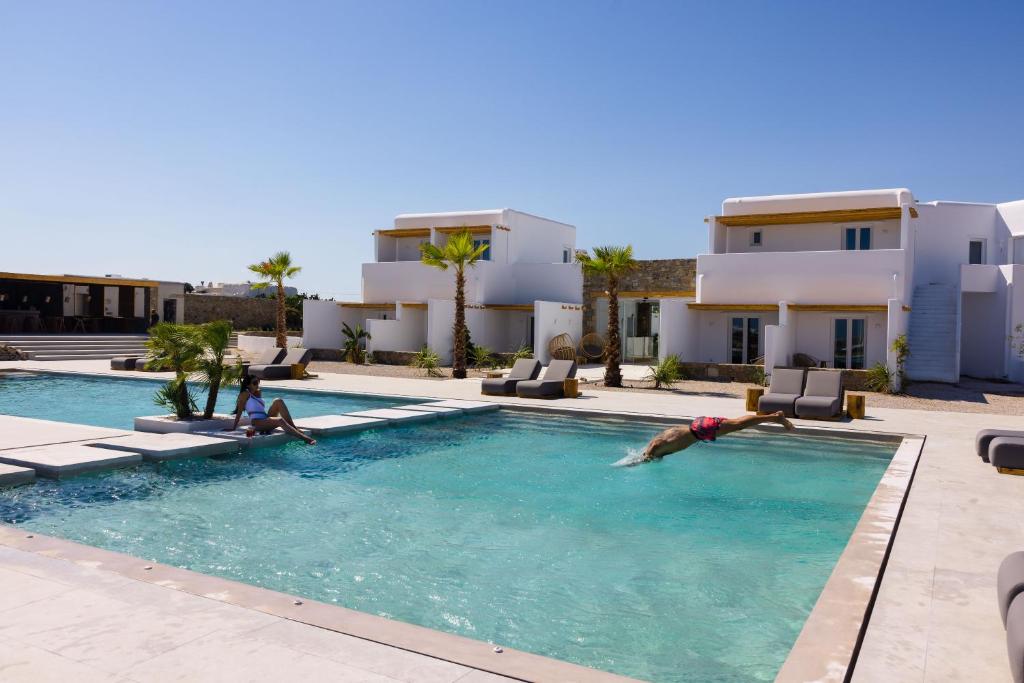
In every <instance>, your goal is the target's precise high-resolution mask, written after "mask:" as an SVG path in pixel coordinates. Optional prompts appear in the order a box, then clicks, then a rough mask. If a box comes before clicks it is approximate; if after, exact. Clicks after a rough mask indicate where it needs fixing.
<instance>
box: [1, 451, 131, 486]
mask: <svg viewBox="0 0 1024 683" xmlns="http://www.w3.org/2000/svg"><path fill="white" fill-rule="evenodd" d="M0 462H5V463H7V464H9V465H20V466H21V467H30V468H32V469H34V470H35V471H36V474H38V475H39V476H42V477H55V478H63V477H70V476H74V475H77V474H84V473H85V472H98V471H101V470H111V469H116V468H118V467H129V466H131V465H137V464H138V463H140V462H142V456H141V455H139V454H138V453H127V452H122V451H109V450H105V449H102V448H90V447H89V446H84V445H82V444H78V443H71V444H52V445H49V446H34V447H32V448H16V449H13V450H6V451H0Z"/></svg>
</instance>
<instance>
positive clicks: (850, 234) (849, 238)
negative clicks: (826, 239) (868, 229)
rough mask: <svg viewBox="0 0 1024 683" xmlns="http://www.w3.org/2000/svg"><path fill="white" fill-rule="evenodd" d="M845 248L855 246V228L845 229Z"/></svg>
mask: <svg viewBox="0 0 1024 683" xmlns="http://www.w3.org/2000/svg"><path fill="white" fill-rule="evenodd" d="M846 248H847V249H849V250H850V251H853V250H854V249H856V248H857V228H847V229H846Z"/></svg>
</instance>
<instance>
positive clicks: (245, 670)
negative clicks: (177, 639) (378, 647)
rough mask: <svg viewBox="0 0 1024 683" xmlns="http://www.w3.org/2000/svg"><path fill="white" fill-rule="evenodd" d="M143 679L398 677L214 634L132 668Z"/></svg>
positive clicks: (387, 681)
mask: <svg viewBox="0 0 1024 683" xmlns="http://www.w3.org/2000/svg"><path fill="white" fill-rule="evenodd" d="M128 675H129V676H131V677H132V678H135V679H137V680H140V681H152V682H153V683H163V682H170V681H187V682H189V683H191V682H192V681H247V682H252V683H256V682H260V681H268V682H273V683H279V682H281V681H302V682H303V683H313V682H315V681H352V682H355V683H394V679H392V678H387V677H385V676H381V675H379V674H375V673H372V672H370V671H365V670H363V669H359V668H356V667H353V666H346V665H345V664H342V663H340V662H336V661H333V660H330V659H326V658H324V657H318V656H316V655H312V654H308V653H305V652H299V651H298V650H294V649H292V648H289V647H285V646H283V645H278V644H276V643H271V642H267V641H264V640H256V639H254V638H251V637H249V636H247V635H234V634H224V633H214V634H211V635H208V636H205V637H202V638H197V639H195V640H193V641H191V642H189V643H187V644H185V645H182V646H181V647H178V648H176V649H174V650H171V651H169V652H165V653H164V654H161V655H159V656H157V657H154V658H153V659H150V660H148V661H146V662H142V663H139V664H136V665H135V666H133V667H132V668H131V669H130V670H129V671H128Z"/></svg>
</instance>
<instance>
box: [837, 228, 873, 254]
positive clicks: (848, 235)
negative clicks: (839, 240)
mask: <svg viewBox="0 0 1024 683" xmlns="http://www.w3.org/2000/svg"><path fill="white" fill-rule="evenodd" d="M870 248H871V228H846V229H845V232H844V237H843V249H845V250H847V251H856V250H858V249H861V250H868V249H870Z"/></svg>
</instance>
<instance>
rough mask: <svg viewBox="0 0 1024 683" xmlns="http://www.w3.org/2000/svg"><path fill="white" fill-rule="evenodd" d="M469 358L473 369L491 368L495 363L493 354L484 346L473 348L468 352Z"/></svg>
mask: <svg viewBox="0 0 1024 683" xmlns="http://www.w3.org/2000/svg"><path fill="white" fill-rule="evenodd" d="M469 357H470V359H471V360H472V361H473V367H475V368H480V369H484V368H493V367H494V366H495V364H496V363H497V359H496V358H495V357H494V354H493V353H491V350H490V349H489V348H487V347H486V346H474V347H473V350H472V351H470V352H469Z"/></svg>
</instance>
